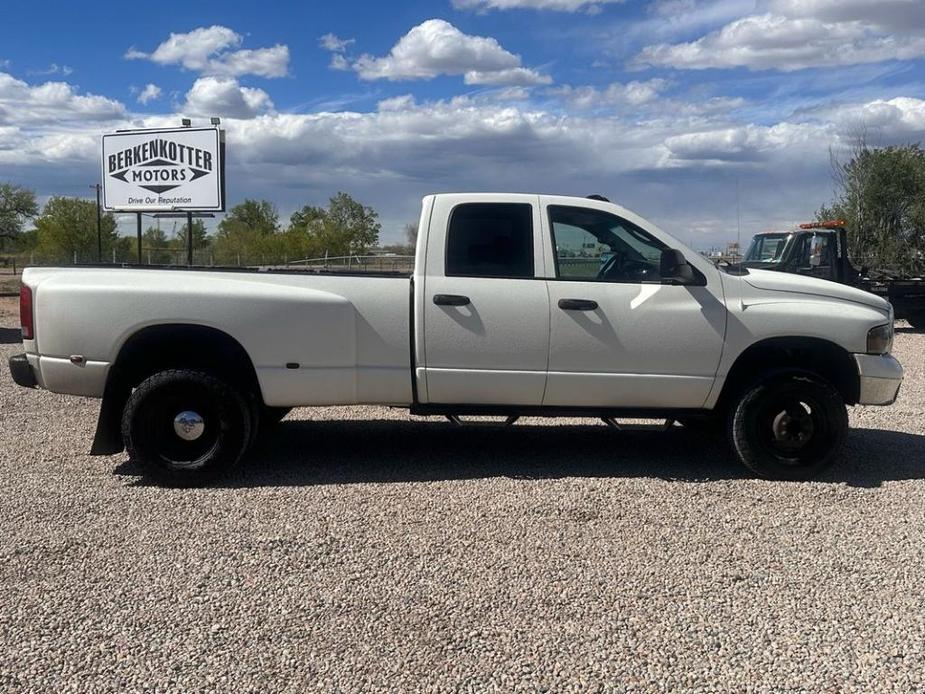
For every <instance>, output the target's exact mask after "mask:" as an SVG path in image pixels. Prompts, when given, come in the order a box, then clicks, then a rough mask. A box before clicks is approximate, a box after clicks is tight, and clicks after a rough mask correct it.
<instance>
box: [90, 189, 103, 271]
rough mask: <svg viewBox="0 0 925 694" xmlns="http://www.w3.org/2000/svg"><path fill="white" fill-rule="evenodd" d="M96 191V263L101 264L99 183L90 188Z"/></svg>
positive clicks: (101, 222)
mask: <svg viewBox="0 0 925 694" xmlns="http://www.w3.org/2000/svg"><path fill="white" fill-rule="evenodd" d="M90 188H94V189H96V262H98V263H101V264H102V262H103V213H102V211H101V209H100V188H102V186H101V185H100V184H99V183H96V184H95V185H92V186H90Z"/></svg>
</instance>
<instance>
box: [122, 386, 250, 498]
mask: <svg viewBox="0 0 925 694" xmlns="http://www.w3.org/2000/svg"><path fill="white" fill-rule="evenodd" d="M251 421H252V415H251V412H250V410H249V408H248V406H247V403H246V401H245V399H244V398H243V397H242V395H241V394H240V392H238V390H237V389H236V388H234V387H233V386H232V385H230V384H228V383H226V382H224V381H222V380H220V379H218V378H216V377H215V376H211V375H209V374H206V373H203V372H200V371H191V370H182V369H177V370H169V371H161V372H159V373H156V374H154V375H153V376H150V377H149V378H147V379H145V380H144V381H143V382H142V383H141V384H140V385H139V386H138V388H136V389H135V391H134V392H133V393H132V395H131V396H130V397H129V399H128V403H127V404H126V406H125V410H124V412H123V415H122V438H123V440H124V442H125V448H126V450H127V451H128V453H129V456H130V457H131V459H132V460H133V461H135V462H137V463H138V464H139V465H140V466H141V467H142V469H143V470H144V471H145V474H146V475H149V476H151V477H153V478H154V479H156V480H157V481H159V482H161V483H164V484H167V485H171V486H195V485H199V484H203V483H205V482H208V481H210V480H212V479H215V478H216V477H218V476H220V475H223V474H225V473H227V472H228V471H229V470H230V469H231V468H233V467H234V466H235V465H236V464H237V463H238V462H239V461H240V460H241V457H242V456H243V454H244V452H245V450H246V449H247V446H248V443H249V441H250V438H251Z"/></svg>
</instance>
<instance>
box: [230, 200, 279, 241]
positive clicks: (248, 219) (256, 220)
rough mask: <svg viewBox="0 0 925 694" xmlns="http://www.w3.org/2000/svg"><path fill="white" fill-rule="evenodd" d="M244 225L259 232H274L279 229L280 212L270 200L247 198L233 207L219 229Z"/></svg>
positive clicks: (263, 233) (264, 233)
mask: <svg viewBox="0 0 925 694" xmlns="http://www.w3.org/2000/svg"><path fill="white" fill-rule="evenodd" d="M235 225H238V226H243V227H246V228H247V229H250V230H252V231H255V232H257V233H259V234H262V235H266V234H272V233H274V232H275V231H278V230H279V213H278V212H277V211H276V207H275V206H274V205H273V203H272V202H270V201H269V200H251V199H249V198H248V199H245V200H244V202H242V203H240V204H238V205H235V206H234V207H232V208H231V210H230V211H229V212H228V214H227V215H225V219H223V220H222V221H221V223H220V224H219V229H220V230H221V229H222V228H223V227H225V228H227V227H230V226H235Z"/></svg>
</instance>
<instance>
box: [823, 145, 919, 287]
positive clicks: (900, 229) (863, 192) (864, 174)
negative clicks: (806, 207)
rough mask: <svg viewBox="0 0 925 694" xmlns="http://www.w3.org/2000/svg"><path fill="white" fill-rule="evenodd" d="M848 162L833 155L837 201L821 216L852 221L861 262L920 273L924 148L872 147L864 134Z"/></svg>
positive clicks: (851, 240) (853, 246)
mask: <svg viewBox="0 0 925 694" xmlns="http://www.w3.org/2000/svg"><path fill="white" fill-rule="evenodd" d="M850 154H851V156H850V159H849V160H848V161H847V162H844V161H839V159H838V157H836V156H833V157H832V169H833V178H834V180H835V183H836V199H835V200H834V201H833V202H832V204H831V205H828V206H824V207H822V208H821V209H820V210H819V211H818V212H817V217H818V218H820V219H843V220H844V221H845V222H846V223H847V230H848V247H849V249H850V251H851V254H852V256H853V258H854V259H855V262H856V263H859V264H864V265H871V266H874V267H882V268H892V269H895V270H896V271H898V272H915V271H917V270H921V268H922V266H923V265H925V151H923V150H922V149H921V148H920V146H919V145H918V144H910V145H901V146H890V147H871V146H869V145H868V144H867V141H866V137H865V136H864V134H863V133H861V134H859V135H858V136H857V137H856V139H855V144H854V146H853V148H852V150H851V153H850Z"/></svg>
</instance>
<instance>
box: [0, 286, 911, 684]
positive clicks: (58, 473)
mask: <svg viewBox="0 0 925 694" xmlns="http://www.w3.org/2000/svg"><path fill="white" fill-rule="evenodd" d="M13 306H14V301H13V300H6V299H4V300H0V343H4V344H0V355H2V359H3V365H2V372H0V408H2V425H0V475H2V481H0V538H2V542H0V690H2V691H49V692H60V691H71V690H74V691H78V690H80V691H114V692H115V691H119V692H122V691H141V690H147V691H202V690H206V691H208V690H222V691H229V690H230V691H235V692H240V691H292V692H298V691H331V692H335V691H337V692H340V691H422V690H428V691H429V690H433V691H486V690H487V691H546V690H548V691H554V692H560V691H622V690H628V689H635V690H647V691H649V690H651V691H678V690H703V691H717V690H721V691H730V690H731V691H746V690H748V691H778V692H780V691H802V690H811V691H819V690H827V691H850V690H853V691H864V692H868V691H873V690H895V691H903V692H907V691H922V690H923V689H925V562H923V555H925V549H923V547H925V334H921V333H914V332H912V331H910V330H909V329H907V328H906V329H900V332H899V334H898V335H897V339H896V348H895V353H896V354H897V356H898V357H899V358H900V360H901V361H902V362H903V364H904V365H905V366H906V369H907V376H906V383H905V384H904V386H903V390H902V392H901V396H900V399H899V401H898V403H897V404H896V405H895V406H894V407H892V408H854V409H853V411H852V413H851V423H852V425H853V427H854V429H853V431H852V432H851V434H850V437H849V440H848V445H847V449H846V450H845V453H844V456H843V460H842V461H841V462H840V463H839V464H838V465H837V467H836V468H835V469H834V470H833V471H832V472H830V473H829V474H828V475H827V476H826V477H825V478H823V479H821V480H819V481H817V482H811V483H774V482H765V481H758V480H754V479H748V478H746V477H745V476H744V474H743V472H742V470H740V469H739V467H738V466H737V465H736V464H734V463H733V462H730V461H729V459H728V455H727V454H726V452H725V450H724V448H723V447H722V446H721V445H717V444H712V443H709V442H708V441H705V440H704V439H701V438H698V437H697V436H695V435H692V434H690V433H687V432H685V431H684V430H682V429H681V428H676V429H675V430H674V431H672V432H669V433H650V432H636V433H632V432H613V431H611V430H609V429H608V428H607V427H605V426H602V425H598V424H595V423H588V422H582V421H576V422H567V421H560V422H553V423H551V422H552V420H549V421H544V420H526V421H522V423H518V425H517V426H515V427H514V428H512V429H509V430H485V429H455V428H451V427H450V426H449V425H447V424H444V423H441V422H440V421H439V420H433V421H428V420H419V419H412V418H410V417H408V416H407V415H406V414H405V413H403V412H401V411H391V410H388V409H384V408H356V409H341V408H331V409H323V410H308V409H305V410H297V411H295V412H293V413H292V415H290V417H289V418H288V419H287V420H286V421H284V422H283V424H282V425H281V426H280V428H279V431H278V433H277V435H276V436H275V437H274V438H272V439H270V440H268V441H266V442H265V443H264V444H263V445H262V446H261V447H260V448H259V449H258V450H257V452H256V453H255V455H254V456H253V458H252V460H251V461H250V463H249V465H248V468H247V469H246V470H245V471H243V472H242V473H241V474H239V475H238V476H236V477H234V478H232V479H230V480H227V481H226V482H224V483H222V484H221V485H220V486H216V487H213V488H209V489H200V490H172V489H161V488H157V487H153V486H148V485H146V484H144V483H143V482H141V481H140V478H139V477H138V476H137V470H136V469H135V468H134V467H133V466H132V464H131V463H129V462H128V461H127V460H126V457H125V456H124V455H118V456H113V457H111V458H91V457H89V456H88V455H87V454H86V451H87V450H88V448H89V443H90V438H91V435H92V431H93V426H94V423H95V416H96V409H97V403H96V402H95V401H90V400H82V399H75V398H64V397H59V396H56V395H52V394H50V393H45V392H41V391H27V390H23V389H20V388H17V387H16V386H15V385H14V384H13V383H12V381H11V380H10V377H9V373H8V371H7V369H6V357H7V356H8V355H9V354H12V353H14V352H16V351H19V350H20V349H21V346H20V345H18V344H15V343H16V342H18V331H17V330H16V326H17V324H18V319H17V318H15V317H14V315H13Z"/></svg>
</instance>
